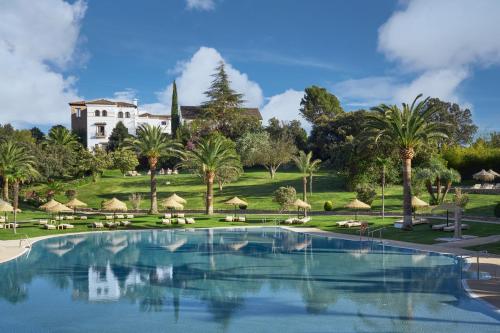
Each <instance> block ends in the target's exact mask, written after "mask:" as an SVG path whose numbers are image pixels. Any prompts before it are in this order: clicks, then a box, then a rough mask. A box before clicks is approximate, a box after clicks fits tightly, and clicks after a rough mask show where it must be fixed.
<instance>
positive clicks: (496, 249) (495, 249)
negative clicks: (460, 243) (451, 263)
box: [467, 242, 500, 254]
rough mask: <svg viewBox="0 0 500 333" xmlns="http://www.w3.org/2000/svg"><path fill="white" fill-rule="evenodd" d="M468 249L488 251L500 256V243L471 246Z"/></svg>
mask: <svg viewBox="0 0 500 333" xmlns="http://www.w3.org/2000/svg"><path fill="white" fill-rule="evenodd" d="M467 249H468V250H472V251H488V253H493V254H500V242H495V243H490V244H484V245H477V246H471V247H468V248H467Z"/></svg>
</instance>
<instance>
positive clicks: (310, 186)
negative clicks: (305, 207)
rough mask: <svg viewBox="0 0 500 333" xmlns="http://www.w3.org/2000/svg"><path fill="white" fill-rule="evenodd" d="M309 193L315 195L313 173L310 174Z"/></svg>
mask: <svg viewBox="0 0 500 333" xmlns="http://www.w3.org/2000/svg"><path fill="white" fill-rule="evenodd" d="M309 195H313V174H312V173H310V174H309Z"/></svg>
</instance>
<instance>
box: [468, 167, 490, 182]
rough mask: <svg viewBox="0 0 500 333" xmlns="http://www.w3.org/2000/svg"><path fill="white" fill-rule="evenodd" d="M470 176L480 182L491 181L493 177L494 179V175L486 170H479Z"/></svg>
mask: <svg viewBox="0 0 500 333" xmlns="http://www.w3.org/2000/svg"><path fill="white" fill-rule="evenodd" d="M472 178H474V179H476V180H480V181H481V182H491V181H492V180H493V179H495V175H493V174H491V173H489V172H488V171H486V170H484V169H483V170H481V171H479V172H477V173H475V174H473V175H472Z"/></svg>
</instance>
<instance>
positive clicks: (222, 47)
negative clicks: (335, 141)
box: [0, 0, 500, 133]
mask: <svg viewBox="0 0 500 333" xmlns="http://www.w3.org/2000/svg"><path fill="white" fill-rule="evenodd" d="M498 12H500V2H499V1H494V0H492V1H490V0H483V1H481V2H477V1H469V0H442V1H432V0H404V1H393V0H381V1H366V0H365V1H361V0H359V1H352V0H351V1H334V0H308V1H305V0H272V1H271V0H237V1H236V0H168V1H162V0H144V1H135V0H121V1H119V2H117V1H113V0H88V1H63V0H39V1H37V2H36V3H35V4H34V3H33V2H31V1H29V0H14V1H10V2H2V3H1V4H0V19H1V20H0V21H2V22H4V24H3V25H2V24H0V72H2V70H3V73H4V80H3V83H0V98H2V100H4V101H7V109H8V110H7V111H2V112H1V113H0V123H3V122H7V121H9V122H13V123H15V124H17V125H18V126H24V127H27V126H31V125H33V124H36V125H39V126H44V127H45V126H48V125H51V124H53V123H64V124H68V123H69V115H68V107H67V102H69V101H70V100H72V99H95V98H100V97H106V98H117V99H131V98H134V97H136V98H138V99H139V103H140V105H141V107H142V108H143V110H145V111H151V112H156V113H159V112H162V113H168V112H169V110H170V109H169V103H170V92H171V86H170V84H171V82H172V81H173V80H174V79H177V81H178V86H179V97H180V102H181V104H197V103H199V102H201V101H202V100H203V94H202V93H203V91H204V89H205V88H206V86H207V85H208V83H209V81H210V77H209V75H210V73H211V72H212V70H213V67H214V66H215V64H216V63H217V61H219V60H221V59H223V60H224V61H226V62H227V64H228V67H229V73H230V76H231V79H232V80H233V82H234V85H235V88H237V89H238V90H240V91H241V92H243V93H244V94H245V95H246V96H247V104H248V105H252V106H258V107H260V108H261V110H262V113H263V115H264V117H265V118H266V119H267V118H270V117H272V116H277V117H279V118H281V119H284V120H291V119H299V116H298V112H297V110H298V108H299V105H298V103H299V101H300V97H301V96H302V94H303V93H302V92H303V89H304V88H305V87H307V86H309V85H312V84H316V85H320V86H324V87H326V88H327V89H329V90H330V91H331V92H332V93H334V94H335V95H337V96H338V97H339V98H340V99H341V102H342V105H343V106H344V108H345V109H347V110H354V109H359V108H367V107H370V106H373V105H375V104H377V103H380V102H389V103H400V102H401V101H409V100H410V99H411V98H413V97H414V96H415V95H416V94H418V93H424V94H425V95H431V96H436V97H440V98H442V99H445V100H450V101H457V102H459V103H460V104H461V105H463V106H468V107H470V108H471V109H472V110H473V113H474V119H475V120H476V122H477V123H478V124H479V125H480V127H481V130H480V131H481V133H484V132H486V131H489V130H500V112H498V111H497V105H498V104H499V102H500V97H499V96H498V92H497V91H498V86H499V83H500V76H499V74H500V69H499V66H498V65H499V63H500V42H499V41H498V38H497V36H498V34H499V33H500V23H498V22H497V21H498V20H497V19H496V14H495V13H498ZM27 22H30V24H26V23H27ZM41 110H43V111H44V112H43V116H41V115H42V113H41V112H40V111H41ZM305 125H306V124H305ZM306 126H307V125H306Z"/></svg>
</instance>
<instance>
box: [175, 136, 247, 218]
mask: <svg viewBox="0 0 500 333" xmlns="http://www.w3.org/2000/svg"><path fill="white" fill-rule="evenodd" d="M182 165H184V166H186V167H188V168H194V169H195V170H198V171H199V172H201V173H202V175H203V177H204V179H205V182H206V184H207V191H206V195H205V196H206V204H205V207H206V211H205V212H206V214H207V215H212V214H213V212H214V205H213V202H214V199H213V196H214V179H215V175H216V172H217V170H219V169H220V168H223V167H224V168H229V169H234V170H240V169H241V162H240V159H239V157H238V154H237V153H236V150H235V149H234V146H232V145H231V144H230V141H228V140H227V139H226V138H224V137H222V136H212V137H208V138H205V139H202V140H201V141H200V142H198V144H197V145H196V147H195V148H194V149H193V150H190V151H187V152H186V154H185V156H184V159H183V161H182Z"/></svg>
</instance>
